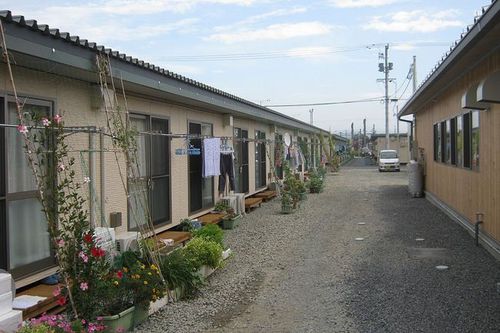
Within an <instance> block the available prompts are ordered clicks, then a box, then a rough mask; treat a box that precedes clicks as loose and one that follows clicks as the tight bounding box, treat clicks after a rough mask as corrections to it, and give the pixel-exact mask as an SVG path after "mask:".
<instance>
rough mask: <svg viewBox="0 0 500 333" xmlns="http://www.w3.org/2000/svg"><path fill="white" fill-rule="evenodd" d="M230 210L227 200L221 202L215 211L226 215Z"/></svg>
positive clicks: (215, 207)
mask: <svg viewBox="0 0 500 333" xmlns="http://www.w3.org/2000/svg"><path fill="white" fill-rule="evenodd" d="M229 208H230V207H229V205H228V204H227V202H226V201H225V200H221V201H219V202H217V203H216V204H215V206H214V211H216V212H219V213H226V212H227V210H228V209H229Z"/></svg>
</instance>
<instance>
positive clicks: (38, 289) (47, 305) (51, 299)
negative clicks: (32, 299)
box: [16, 284, 66, 320]
mask: <svg viewBox="0 0 500 333" xmlns="http://www.w3.org/2000/svg"><path fill="white" fill-rule="evenodd" d="M59 286H61V287H62V285H59ZM57 287H58V285H46V284H36V285H33V286H30V287H27V288H23V289H22V290H21V291H19V290H18V291H17V292H16V296H21V295H30V296H41V297H46V299H44V300H43V301H40V302H38V304H36V305H34V306H32V307H30V308H27V309H23V310H22V311H23V320H26V319H30V318H34V317H38V316H40V315H42V314H44V313H47V314H58V313H61V312H63V311H64V310H65V309H66V307H64V306H60V305H59V304H58V303H57V297H55V296H54V295H53V292H54V290H55V289H56V288H57Z"/></svg>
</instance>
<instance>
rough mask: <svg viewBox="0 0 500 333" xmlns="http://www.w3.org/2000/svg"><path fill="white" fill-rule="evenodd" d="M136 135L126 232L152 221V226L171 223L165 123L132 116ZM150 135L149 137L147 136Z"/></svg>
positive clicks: (167, 145)
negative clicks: (149, 219) (134, 161)
mask: <svg viewBox="0 0 500 333" xmlns="http://www.w3.org/2000/svg"><path fill="white" fill-rule="evenodd" d="M130 123H131V126H132V127H133V128H135V129H136V131H137V132H138V135H137V137H136V142H137V156H136V163H134V165H133V169H134V172H133V175H131V177H129V179H128V186H129V193H130V202H129V208H128V213H129V219H128V220H129V230H138V229H139V228H140V227H141V226H143V225H145V224H146V222H147V220H146V219H147V218H151V221H152V223H153V226H154V227H158V226H162V225H165V224H168V223H170V139H169V137H167V136H162V135H161V134H166V133H168V120H167V119H161V118H154V117H150V116H142V115H135V114H134V115H131V116H130ZM148 133H150V134H148Z"/></svg>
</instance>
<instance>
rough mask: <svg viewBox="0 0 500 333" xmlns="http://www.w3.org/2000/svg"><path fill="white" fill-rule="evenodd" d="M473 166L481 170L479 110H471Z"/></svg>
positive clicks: (474, 168) (473, 168)
mask: <svg viewBox="0 0 500 333" xmlns="http://www.w3.org/2000/svg"><path fill="white" fill-rule="evenodd" d="M471 118H472V119H471V168H472V170H476V171H478V170H479V111H472V112H471Z"/></svg>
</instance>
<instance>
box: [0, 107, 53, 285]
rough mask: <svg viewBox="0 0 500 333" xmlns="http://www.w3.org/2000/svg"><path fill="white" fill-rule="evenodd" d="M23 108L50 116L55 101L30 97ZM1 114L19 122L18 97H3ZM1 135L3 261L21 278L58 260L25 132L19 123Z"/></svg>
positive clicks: (0, 233) (0, 238)
mask: <svg viewBox="0 0 500 333" xmlns="http://www.w3.org/2000/svg"><path fill="white" fill-rule="evenodd" d="M5 106H7V108H5ZM23 111H24V112H25V114H26V115H28V116H32V115H34V114H38V115H39V116H50V115H51V113H52V102H48V101H41V100H32V99H27V100H26V101H25V104H24V107H23ZM0 115H1V116H0V117H1V119H0V121H1V122H2V123H5V121H4V120H7V123H9V124H14V125H15V124H17V123H18V120H17V111H16V104H15V103H14V100H8V101H7V103H5V99H3V98H0ZM0 138H1V149H0V155H1V157H0V163H1V170H2V171H1V172H0V173H1V176H0V178H1V180H0V243H1V244H0V246H1V251H0V265H1V268H6V269H7V270H8V271H9V272H10V273H11V274H12V275H13V276H14V278H16V279H18V278H22V277H26V276H29V275H32V274H33V273H36V272H38V271H42V270H44V269H46V268H48V267H50V266H53V265H54V264H55V260H54V257H53V253H52V251H51V247H50V237H49V233H48V230H47V229H48V228H47V220H46V219H45V215H44V214H43V212H42V205H41V203H40V201H39V199H38V197H39V192H38V189H37V186H36V182H35V179H34V176H33V172H32V170H31V168H30V167H29V164H28V160H27V159H26V156H25V153H24V148H23V144H24V143H23V140H22V137H21V134H19V132H18V131H17V130H16V128H15V127H14V128H6V129H3V128H2V129H1V130H0Z"/></svg>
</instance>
